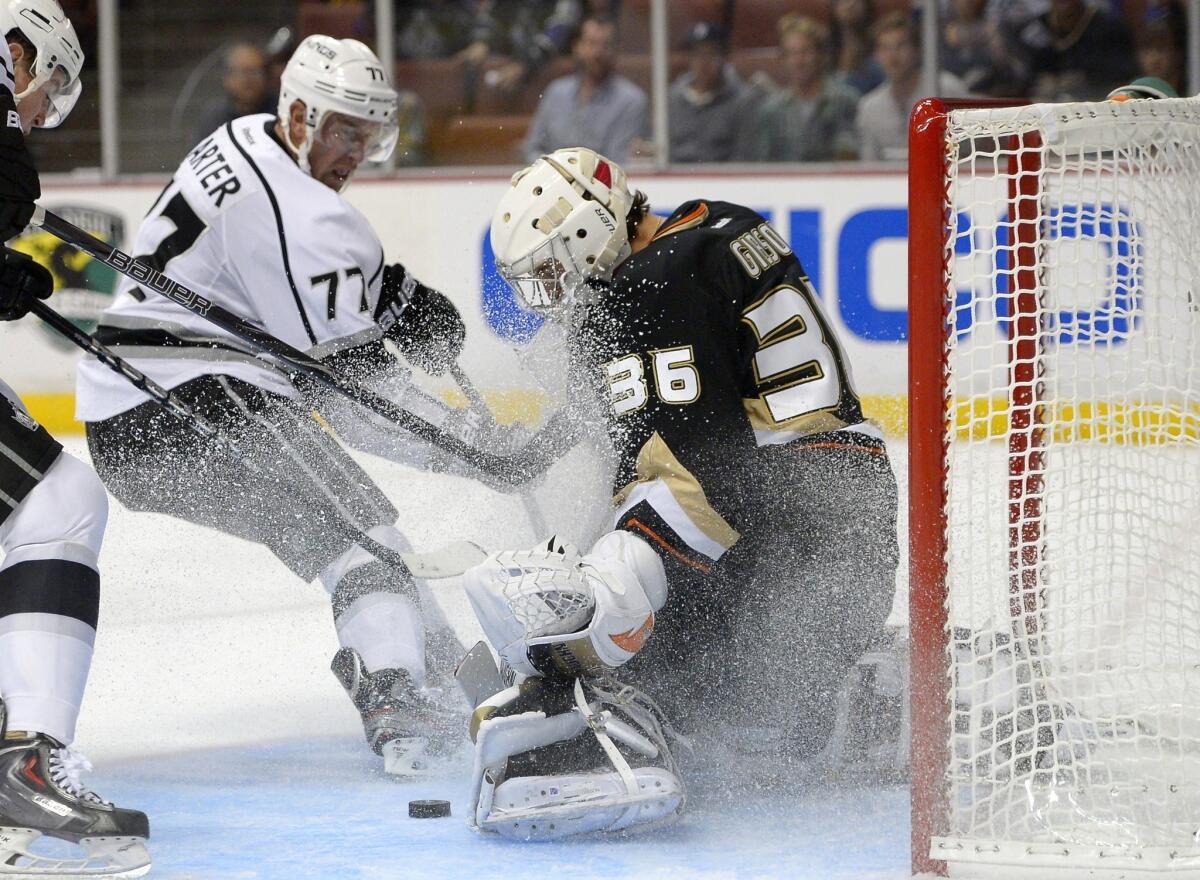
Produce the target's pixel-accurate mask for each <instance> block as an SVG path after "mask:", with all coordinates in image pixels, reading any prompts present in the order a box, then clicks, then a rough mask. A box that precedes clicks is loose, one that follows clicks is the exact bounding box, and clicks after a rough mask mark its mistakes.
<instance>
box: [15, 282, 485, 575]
mask: <svg viewBox="0 0 1200 880" xmlns="http://www.w3.org/2000/svg"><path fill="white" fill-rule="evenodd" d="M30 311H31V312H33V313H34V314H35V315H37V316H38V317H39V318H41V319H42V320H43V321H45V322H46V323H47V324H49V325H50V326H51V327H53V328H54V329H55V330H57V331H58V332H59V333H60V334H62V335H63V336H64V337H66V338H67V339H68V340H70V341H71V342H72V343H74V344H75V345H77V346H79V347H80V348H82V349H83V350H84V351H86V352H87V353H88V354H90V355H92V357H94V358H96V360H98V361H100V363H102V364H104V365H105V366H106V367H108V368H109V369H110V370H112V371H113V372H114V373H118V374H120V375H121V376H122V377H123V378H124V379H125V380H126V381H128V382H129V383H130V384H132V385H133V386H134V387H136V388H139V389H141V390H142V391H143V392H145V393H146V394H147V395H149V397H150V399H151V400H153V401H154V402H155V403H157V404H158V405H159V406H161V407H162V408H163V409H165V410H166V411H167V412H169V413H171V415H173V416H175V417H176V418H177V419H179V420H180V421H182V422H183V423H184V424H186V425H187V426H188V427H190V428H191V429H192V430H193V431H195V432H196V433H197V434H199V435H201V436H202V437H206V438H209V439H212V440H215V441H216V442H218V443H220V444H221V445H222V446H224V447H226V448H227V449H229V450H230V451H232V452H233V454H234V455H236V456H237V457H238V459H239V460H240V461H241V462H242V464H243V465H244V466H245V467H246V468H247V469H248V470H250V471H253V472H257V471H258V469H257V467H256V466H255V465H254V463H253V462H252V461H251V460H250V459H249V458H248V457H247V456H245V455H243V454H242V452H241V450H239V449H238V447H237V444H235V443H234V442H233V441H231V440H230V439H229V438H228V437H225V436H224V435H222V434H221V433H220V432H219V431H218V430H217V429H216V428H215V427H214V426H213V425H211V424H209V423H208V421H207V420H205V419H204V417H203V416H201V415H200V414H199V413H196V412H194V411H193V410H192V409H190V408H189V407H188V406H187V404H185V403H184V402H183V401H181V400H180V399H179V397H178V396H177V395H176V394H175V393H174V392H172V391H168V390H167V389H165V388H163V387H162V386H161V385H159V384H158V383H157V382H155V381H154V380H153V379H151V378H150V377H149V376H147V375H146V374H145V373H143V372H142V371H141V370H138V369H137V368H136V367H134V366H133V365H131V364H130V363H129V362H128V361H126V360H124V359H122V358H120V357H118V356H117V355H115V354H113V352H112V351H111V350H110V349H109V348H108V347H106V346H105V345H103V344H102V343H100V342H97V341H96V339H95V338H94V337H92V336H91V335H89V334H87V333H84V332H83V331H82V330H80V329H79V328H78V327H76V326H75V325H74V324H72V323H71V322H70V321H68V320H67V319H66V318H64V317H63V316H62V315H60V314H59V313H58V312H56V311H54V309H52V308H50V306H48V305H46V303H44V302H41V301H40V300H39V301H37V302H34V303H33V305H32V306H31V307H30ZM341 531H342V532H343V534H344V536H345V537H346V538H348V539H349V540H351V541H353V542H354V543H356V544H358V545H359V546H361V547H362V548H363V549H364V550H366V551H367V552H368V553H370V554H371V555H372V556H374V557H375V558H376V559H379V560H381V561H383V562H388V563H391V564H392V565H395V566H397V567H398V568H403V569H404V570H405V571H407V572H408V573H409V574H411V575H412V576H413V577H415V578H421V579H422V580H427V579H436V578H447V577H454V576H456V575H460V574H462V573H463V572H464V571H466V570H467V569H468V568H471V567H473V566H475V565H478V564H479V563H480V562H482V561H483V560H484V558H485V557H486V556H487V552H486V551H485V550H483V549H482V548H481V547H479V546H477V545H476V544H473V543H471V542H470V541H458V542H456V543H453V544H448V545H446V546H445V547H441V548H439V549H437V550H431V551H427V552H424V553H413V552H407V553H405V552H400V551H398V550H393V549H392V548H391V547H387V546H385V545H383V544H381V543H379V542H378V541H376V540H375V539H374V538H372V537H370V536H369V535H367V534H366V533H365V532H362V531H360V530H359V529H356V528H354V527H353V526H352V525H350V524H349V523H345V522H342V523H341Z"/></svg>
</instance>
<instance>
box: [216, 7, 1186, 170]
mask: <svg viewBox="0 0 1200 880" xmlns="http://www.w3.org/2000/svg"><path fill="white" fill-rule="evenodd" d="M754 2H755V0H725V2H716V3H709V4H707V7H708V8H709V9H710V10H711V11H713V12H715V13H716V14H715V15H713V16H712V19H711V20H700V21H694V22H691V23H690V24H689V25H688V27H687V28H686V30H685V32H683V33H672V41H671V43H672V44H671V46H670V48H671V51H672V68H673V73H675V74H676V75H675V76H674V78H673V80H672V82H671V85H670V91H669V98H668V101H669V157H670V160H671V161H672V162H674V163H688V162H730V161H734V162H792V161H799V162H827V161H841V160H854V159H862V160H883V159H895V158H902V157H903V155H904V152H905V146H906V141H907V120H908V116H909V113H910V112H911V109H912V107H913V105H914V104H915V103H916V101H917V100H918V98H919V97H921V96H922V95H921V93H920V87H921V76H920V68H921V44H920V42H921V41H920V34H921V29H920V21H919V4H917V5H915V6H913V5H910V4H909V3H908V2H906V0H900V2H896V0H891V2H887V0H806V2H801V0H798V2H796V3H794V4H780V3H774V4H770V5H771V7H772V8H779V9H782V12H781V14H780V15H779V17H778V18H777V19H776V20H774V22H773V25H774V34H773V36H774V47H773V48H765V49H762V48H760V49H757V50H755V51H754V52H750V53H745V52H743V53H741V56H739V55H738V50H739V46H737V45H736V40H735V39H731V21H733V19H734V16H736V15H738V14H739V6H740V7H743V8H745V6H746V5H748V4H753V3H754ZM349 5H351V6H360V7H362V12H361V14H360V15H359V16H358V17H357V18H356V19H354V20H353V25H352V27H351V31H352V32H351V33H343V34H338V36H358V37H360V38H362V39H365V40H367V41H368V42H370V41H372V40H373V38H374V34H373V33H372V30H373V27H372V25H373V17H372V14H371V11H370V7H369V4H362V3H360V4H349ZM621 5H622V4H621V3H620V2H619V0H510V2H495V0H441V2H437V0H427V2H405V0H397V2H395V4H394V6H395V21H396V27H397V30H396V33H395V35H394V36H395V45H396V49H397V56H398V58H399V59H400V65H399V68H398V72H399V75H398V77H397V79H398V83H397V85H398V86H399V87H400V88H401V89H403V90H405V91H404V92H403V99H402V108H401V123H402V142H401V146H400V149H399V150H398V153H397V155H398V157H399V162H400V164H402V165H404V164H407V165H416V164H423V163H426V162H430V163H432V164H437V161H438V156H437V155H436V152H437V151H436V150H434V151H432V153H431V151H430V143H429V128H430V125H429V122H430V120H428V119H427V112H426V110H425V103H426V101H427V99H428V98H429V97H430V95H429V94H428V91H429V90H428V87H426V88H425V90H424V91H425V92H426V93H425V94H423V93H422V92H423V89H422V87H421V85H420V84H419V83H418V84H417V85H415V86H414V85H413V84H412V83H410V82H406V81H405V80H406V76H405V72H406V71H409V72H412V71H418V72H419V71H420V70H421V65H423V64H425V65H435V64H442V65H447V64H449V65H451V66H450V67H446V68H439V69H446V70H450V71H452V73H451V75H452V76H457V77H460V78H461V79H462V83H461V90H462V93H463V96H462V97H461V98H460V99H459V106H458V107H457V109H458V110H459V111H461V112H462V113H463V115H464V116H465V117H467V118H468V119H469V117H470V116H471V114H472V113H477V112H479V110H480V108H486V107H487V106H489V105H493V104H504V102H505V101H508V102H509V104H510V105H511V106H513V107H518V104H519V101H518V100H517V96H518V95H519V94H520V93H521V92H522V90H525V91H526V93H528V91H529V89H530V87H531V84H532V85H533V87H534V88H535V89H536V91H535V92H534V95H533V98H534V100H535V106H532V107H530V108H528V109H525V110H524V111H523V112H524V119H523V120H522V122H523V123H524V124H525V130H524V135H523V137H522V138H521V139H520V140H519V141H518V142H514V143H506V142H505V141H504V140H503V139H502V138H501V139H499V140H498V144H499V146H497V147H496V152H495V156H494V158H495V161H494V164H509V163H511V162H513V161H518V160H521V159H525V160H532V159H533V158H535V157H536V156H538V155H540V154H542V153H545V152H549V151H551V150H554V149H556V148H558V147H562V146H573V145H583V146H589V147H592V148H594V149H597V150H599V151H600V152H603V153H605V154H606V155H609V156H611V157H612V158H614V159H616V160H617V161H622V162H623V161H628V160H630V159H636V158H650V157H652V156H653V152H654V147H653V144H652V143H651V141H650V101H649V98H648V96H647V94H646V91H645V88H644V87H643V85H642V84H639V83H637V82H635V81H634V80H633V79H631V78H629V77H627V76H625V75H623V74H622V72H621V62H623V61H625V60H626V59H628V58H629V57H630V56H631V55H632V54H633V53H635V52H637V53H640V54H641V55H643V56H645V54H646V49H645V48H644V47H645V46H646V45H647V40H646V37H645V34H642V33H638V34H632V35H631V34H628V33H626V34H623V33H622V32H621V26H622V24H623V23H624V24H625V26H626V27H627V28H628V21H629V17H628V15H626V16H624V17H623V16H622V15H621ZM693 5H694V4H693ZM789 6H790V7H793V8H790V9H789V8H787V7H789ZM940 29H941V45H940V46H939V52H940V56H939V57H940V64H941V68H942V72H941V76H940V81H939V84H938V92H939V94H941V95H942V96H946V97H963V96H969V95H974V96H992V97H1023V98H1029V99H1032V100H1035V101H1071V100H1100V99H1103V98H1104V97H1105V96H1106V95H1107V94H1108V93H1109V92H1110V91H1111V90H1113V89H1114V88H1116V87H1118V86H1121V85H1124V84H1125V83H1128V82H1129V81H1131V80H1132V79H1134V78H1136V77H1139V76H1154V77H1157V78H1159V79H1161V80H1163V81H1165V82H1166V83H1167V84H1168V85H1170V86H1171V87H1172V88H1174V89H1175V90H1176V91H1178V92H1179V93H1180V94H1184V92H1185V83H1184V78H1185V66H1186V65H1185V58H1186V47H1185V35H1186V31H1187V28H1186V22H1185V9H1184V5H1183V2H1182V0H1136V3H1130V2H1129V0H1111V2H1108V3H1104V2H1090V0H943V11H942V18H941V24H940ZM633 44H636V45H637V46H639V47H642V48H638V49H631V48H630V47H631V45H633ZM289 49H290V47H289ZM750 56H753V57H750ZM271 57H272V56H271V55H270V54H269V53H267V52H265V51H263V50H260V49H256V48H255V47H254V46H250V45H242V46H236V47H232V48H231V49H230V50H229V52H228V53H227V55H226V74H225V80H224V84H225V93H226V94H225V96H224V97H223V98H222V99H221V100H220V102H217V103H214V105H213V106H212V107H210V108H209V109H208V111H207V112H206V114H205V116H204V118H203V120H202V122H201V123H199V126H200V128H204V127H205V126H209V127H210V128H211V127H212V125H210V123H212V124H215V122H217V121H220V119H221V118H222V117H223V116H224V117H232V116H236V115H240V114H241V113H242V112H247V111H251V110H255V109H260V108H265V109H272V108H273V104H272V101H273V96H272V93H271V89H270V83H269V79H270V77H269V76H268V74H267V73H266V71H267V68H268V66H269V64H270V60H271ZM746 58H750V60H749V61H747V60H746ZM555 65H557V66H558V67H557V68H556V67H555ZM564 66H567V69H565V70H564V69H562V68H564ZM255 70H262V71H263V73H262V74H261V75H259V74H256V73H255V72H254V71H255ZM555 70H557V74H558V75H556V76H554V77H553V78H550V79H548V80H545V81H539V79H538V78H539V76H544V75H545V74H546V72H547V71H555ZM410 86H411V87H410ZM530 111H532V112H530ZM516 112H517V113H518V114H519V113H520V112H522V111H521V109H520V108H519V107H518V109H517V111H516ZM510 115H511V114H510ZM506 118H507V117H506ZM456 124H458V125H459V126H460V127H461V126H462V119H458V120H457V123H456ZM511 128H512V125H511V124H510V129H511Z"/></svg>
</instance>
